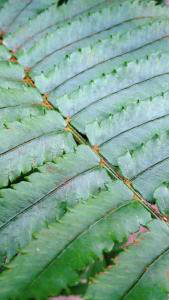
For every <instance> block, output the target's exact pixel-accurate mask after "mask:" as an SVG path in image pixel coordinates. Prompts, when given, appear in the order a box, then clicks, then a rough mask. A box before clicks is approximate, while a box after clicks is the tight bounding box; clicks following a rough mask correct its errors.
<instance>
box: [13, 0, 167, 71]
mask: <svg viewBox="0 0 169 300" xmlns="http://www.w3.org/2000/svg"><path fill="white" fill-rule="evenodd" d="M113 15H116V18H112V16H113ZM166 15H168V9H163V8H156V6H155V5H154V3H153V2H151V3H148V4H147V6H146V9H145V5H143V4H142V3H139V1H134V2H133V3H132V5H131V1H128V0H126V1H115V3H114V1H112V0H111V1H108V2H107V3H106V5H105V3H101V4H100V5H98V6H97V7H96V8H93V9H91V10H90V12H84V13H83V14H81V15H80V16H75V17H74V18H72V19H71V21H65V22H63V23H62V24H60V25H59V26H58V25H56V26H55V27H53V29H52V32H50V31H49V33H48V34H46V35H45V36H44V37H41V38H40V40H39V41H38V43H37V40H36V41H35V42H34V44H33V45H32V47H31V48H30V49H28V50H26V49H23V50H22V51H19V52H18V53H17V57H18V61H19V62H20V63H21V64H22V65H24V66H25V67H32V66H34V65H35V64H36V63H37V62H38V61H40V60H42V59H44V58H45V57H46V56H47V55H49V54H51V53H53V52H54V51H56V50H59V49H60V48H63V47H65V46H67V45H69V44H71V43H74V42H76V41H77V40H80V39H82V38H85V37H87V36H90V35H92V34H94V33H98V32H100V31H103V30H105V29H108V28H109V27H111V26H114V25H117V24H119V23H122V22H124V21H127V20H130V19H133V18H136V17H155V16H166ZM93 24H95V26H93ZM77 28H78V30H77ZM42 49H43V50H42Z"/></svg>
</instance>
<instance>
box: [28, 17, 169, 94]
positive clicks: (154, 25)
mask: <svg viewBox="0 0 169 300" xmlns="http://www.w3.org/2000/svg"><path fill="white" fill-rule="evenodd" d="M143 21H144V23H143ZM139 22H140V24H141V25H139ZM130 23H131V30H130V28H126V27H127V25H128V26H129V24H130ZM135 23H136V22H133V21H131V22H129V23H128V24H127V25H125V26H124V24H122V25H121V26H119V30H117V28H118V27H113V28H112V29H110V30H108V31H105V32H102V33H100V34H98V35H97V36H95V37H94V38H93V37H92V38H88V39H87V40H84V41H83V42H81V43H80V42H79V43H78V45H77V46H78V47H77V48H76V49H75V50H74V51H73V52H70V51H69V52H68V53H67V52H66V53H65V56H64V58H63V60H62V61H61V62H60V60H59V63H58V64H57V65H55V67H54V68H53V69H51V70H49V71H48V72H47V73H41V74H40V75H36V74H35V75H34V76H32V78H33V80H34V81H35V84H36V86H37V88H38V89H39V90H40V91H41V93H47V92H49V91H51V90H53V89H54V88H56V87H57V86H58V85H60V84H62V83H63V82H65V81H66V80H68V79H69V78H72V77H74V76H76V75H77V74H79V73H81V72H83V71H85V70H86V69H89V68H91V67H93V66H94V65H97V64H100V63H101V62H104V61H106V60H108V59H110V58H113V57H116V56H119V55H122V54H124V53H126V52H130V51H132V50H134V49H137V48H139V47H143V46H144V45H146V44H148V43H151V42H153V41H155V40H158V39H160V38H162V37H164V36H166V35H168V33H169V32H167V28H168V27H169V26H168V25H169V20H168V19H167V18H161V19H160V18H158V19H155V20H153V21H151V19H148V20H147V19H143V20H141V21H137V26H136V24H135ZM134 25H135V27H136V28H134V29H132V27H134ZM115 31H117V33H116V32H115ZM114 32H115V33H114ZM145 32H146V35H145ZM84 42H85V43H84ZM79 44H80V45H79ZM85 44H87V46H85ZM54 63H55V64H56V62H55V61H54ZM34 72H35V71H34Z"/></svg>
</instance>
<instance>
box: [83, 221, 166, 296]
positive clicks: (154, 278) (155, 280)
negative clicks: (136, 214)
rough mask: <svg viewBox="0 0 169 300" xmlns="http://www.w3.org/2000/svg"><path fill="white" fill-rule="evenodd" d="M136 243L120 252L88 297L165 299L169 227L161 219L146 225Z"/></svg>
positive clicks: (100, 276) (88, 293) (97, 278)
mask: <svg viewBox="0 0 169 300" xmlns="http://www.w3.org/2000/svg"><path fill="white" fill-rule="evenodd" d="M147 228H148V230H149V231H148V232H146V233H142V234H140V236H139V237H138V238H137V241H136V243H135V244H134V245H131V246H129V247H128V248H127V249H126V251H124V252H122V253H121V254H119V255H118V257H117V260H116V261H115V264H114V265H112V267H111V268H110V267H109V269H107V270H105V274H101V275H99V276H97V277H96V282H94V283H91V285H90V286H89V288H88V291H87V293H86V297H85V299H88V300H89V299H90V300H102V299H103V298H104V297H105V298H106V299H107V300H109V299H117V300H118V299H119V300H120V299H122V298H123V299H126V300H127V299H128V300H129V299H130V300H131V299H132V300H136V299H146V300H152V299H161V300H163V299H166V296H167V294H168V290H169V283H168V275H167V274H168V273H167V272H168V255H169V240H168V236H169V230H168V226H167V225H165V224H164V223H163V222H160V221H152V222H151V223H149V224H148V225H147Z"/></svg>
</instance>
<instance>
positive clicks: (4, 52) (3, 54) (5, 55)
mask: <svg viewBox="0 0 169 300" xmlns="http://www.w3.org/2000/svg"><path fill="white" fill-rule="evenodd" d="M10 58H11V53H10V52H9V51H8V49H7V48H6V47H4V46H3V45H0V61H4V60H9V59H10Z"/></svg>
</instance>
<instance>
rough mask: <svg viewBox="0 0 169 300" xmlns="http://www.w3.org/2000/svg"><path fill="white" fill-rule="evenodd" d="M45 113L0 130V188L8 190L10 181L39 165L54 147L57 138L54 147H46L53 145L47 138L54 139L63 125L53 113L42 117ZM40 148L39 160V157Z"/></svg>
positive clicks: (58, 116) (64, 124) (12, 123)
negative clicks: (52, 136) (54, 135)
mask: <svg viewBox="0 0 169 300" xmlns="http://www.w3.org/2000/svg"><path fill="white" fill-rule="evenodd" d="M44 112H45V111H43V113H42V115H39V116H38V115H36V116H30V117H28V118H25V119H23V120H19V121H15V122H11V123H7V122H6V123H5V125H6V126H5V128H1V129H0V138H1V145H0V161H1V165H0V170H1V171H2V174H1V177H0V187H3V186H7V185H8V184H9V181H14V180H15V179H16V178H17V177H18V176H20V175H21V173H27V172H29V171H30V170H31V169H32V167H36V166H37V165H38V161H39V163H40V164H42V163H43V162H44V161H45V156H46V154H47V153H48V151H49V149H51V150H52V148H53V147H54V145H56V141H57V137H56V141H55V142H54V141H53V142H54V144H53V143H52V144H51V145H50V144H49V145H48V146H47V147H46V145H47V143H48V142H49V140H50V139H51V141H52V138H51V137H50V134H52V135H53V134H54V133H55V134H56V135H57V133H58V132H60V131H63V130H64V128H65V126H66V122H65V121H64V120H63V119H62V117H61V116H60V115H59V114H58V113H57V112H55V111H47V112H45V114H44ZM54 140H55V138H54ZM42 147H43V148H42ZM41 148H42V149H43V153H42V158H41V157H40V155H38V154H39V151H40V149H41ZM52 152H53V151H52ZM45 153H46V154H45ZM54 153H55V152H54ZM56 153H57V151H56ZM14 157H15V159H14ZM51 157H53V153H51ZM11 160H12V161H11Z"/></svg>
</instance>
